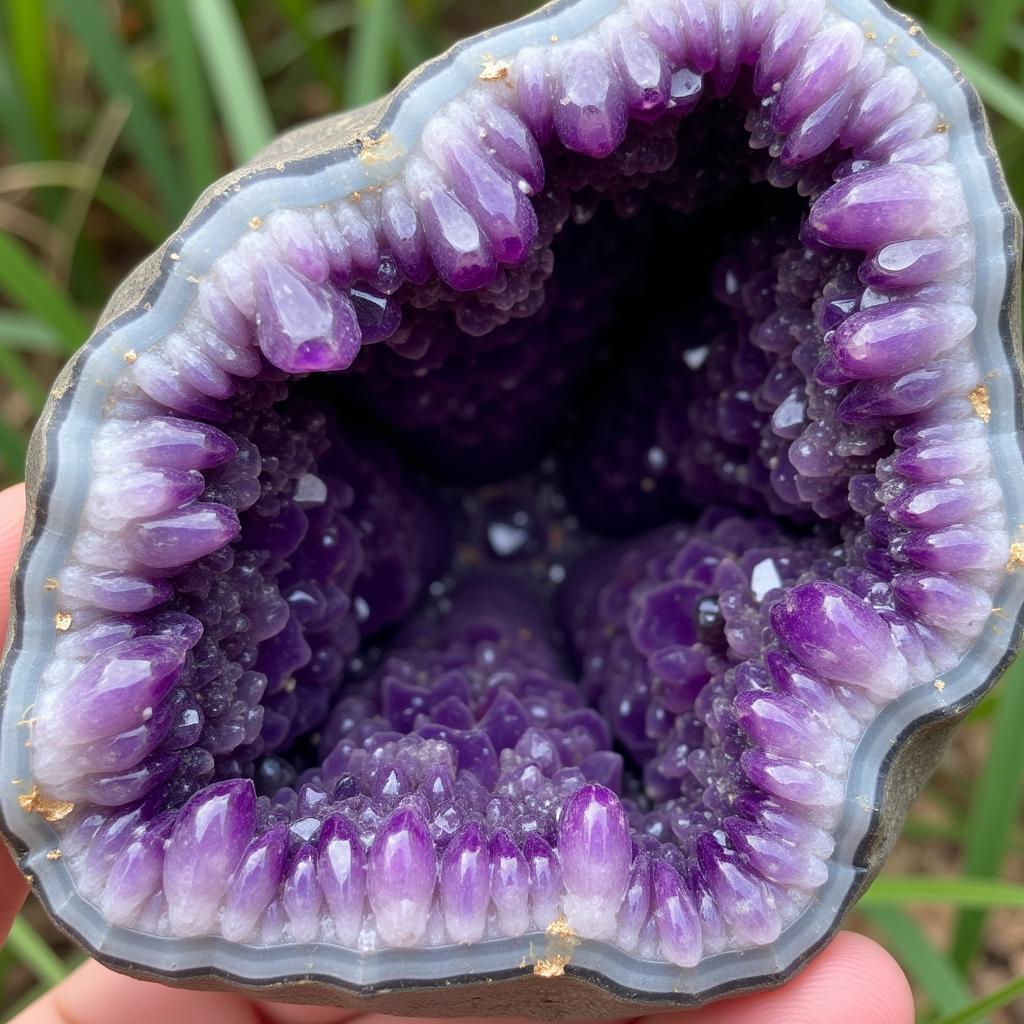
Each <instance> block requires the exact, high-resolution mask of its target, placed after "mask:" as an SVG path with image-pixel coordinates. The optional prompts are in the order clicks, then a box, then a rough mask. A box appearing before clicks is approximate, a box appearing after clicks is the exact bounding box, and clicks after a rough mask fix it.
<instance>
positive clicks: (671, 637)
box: [0, 0, 1024, 1016]
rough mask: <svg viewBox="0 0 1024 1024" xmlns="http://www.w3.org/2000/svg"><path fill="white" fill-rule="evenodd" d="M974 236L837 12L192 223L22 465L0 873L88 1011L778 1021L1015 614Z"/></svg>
mask: <svg viewBox="0 0 1024 1024" xmlns="http://www.w3.org/2000/svg"><path fill="white" fill-rule="evenodd" d="M1017 247H1018V220H1017V218H1016V213H1015V211H1014V209H1013V207H1012V204H1011V203H1010V202H1009V200H1008V198H1007V194H1006V191H1005V187H1004V185H1003V183H1002V181H1001V179H1000V176H999V172H998V168H997V166H996V163H995V160H994V157H993V156H992V152H991V147H990V141H989V138H988V136H987V133H986V128H985V123H984V118H983V114H982V112H981V109H980V106H979V104H978V101H977V98H976V96H975V95H974V93H973V91H972V90H971V89H970V87H969V86H968V85H966V83H964V82H963V80H962V79H961V77H960V76H959V74H958V73H957V72H956V70H955V69H954V68H952V66H951V65H950V64H949V63H948V61H947V60H946V59H945V58H944V57H943V56H942V55H941V54H939V53H937V52H936V51H935V50H933V49H932V48H931V47H930V46H929V44H928V43H927V42H926V41H925V40H924V38H923V37H922V36H921V34H920V32H919V30H918V29H917V28H916V27H915V26H912V25H910V24H909V23H907V22H904V21H903V20H901V19H900V18H899V17H898V16H896V15H894V14H893V13H892V12H890V11H889V10H888V9H887V8H884V7H881V6H879V5H875V4H873V3H869V2H867V0H833V2H832V3H825V2H823V0H629V2H622V3H615V2H612V0H576V2H561V3H554V4H551V5H549V6H548V7H546V8H544V9H543V10H542V11H540V12H538V13H537V14H535V15H533V16H531V17H529V18H526V19H524V20H522V21H520V22H517V23H515V24H513V25H510V26H508V27H507V28H503V29H499V30H497V31H495V32H492V33H488V34H486V35H484V36H482V37H480V38H478V39H474V40H470V41H468V42H466V43H463V44H461V45H459V46H458V47H456V48H455V49H454V50H453V51H452V52H451V53H449V54H448V55H447V56H445V57H442V58H440V59H439V60H438V61H436V62H433V63H431V64H429V65H427V67H426V68H424V69H423V70H422V71H420V72H418V73H417V74H415V75H413V76H412V77H411V78H410V79H409V80H408V81H407V82H406V83H405V84H404V85H403V86H402V87H400V88H399V90H397V92H396V93H394V94H393V96H391V97H389V98H387V99H385V100H383V101H381V103H379V104H378V105H376V106H374V107H372V108H370V109H367V110H364V111H360V112H357V113H355V114H351V115H343V116H341V117H339V118H336V119H334V120H328V121H325V122H322V123H320V124H318V125H314V126H311V127H309V128H304V129H300V130H299V131H297V132H295V133H293V134H291V135H289V136H286V137H284V138H283V139H282V140H281V141H280V142H278V143H276V144H275V145H274V146H273V147H272V148H271V150H270V151H269V152H268V153H267V154H265V155H264V156H263V157H261V158H259V159H258V160H256V161H255V162H254V163H253V164H252V165H250V166H249V167H246V168H243V169H242V170H240V171H238V172H236V173H235V174H233V175H231V176H230V177H228V178H227V179H225V180H224V181H222V182H219V183H218V184H216V185H215V186H213V188H212V189H210V191H209V192H208V193H207V194H206V195H205V196H203V198H202V199H201V200H200V202H199V204H198V205H197V206H196V208H195V210H194V211H193V213H192V214H191V215H190V217H189V220H188V221H187V222H186V224H185V226H184V227H183V228H182V230H181V232H180V233H179V234H178V235H176V236H175V237H174V238H172V239H171V240H170V241H169V242H168V243H167V245H166V246H165V247H164V249H162V250H161V251H160V252H159V253H158V254H156V256H154V257H153V259H152V260H150V261H148V262H147V263H146V264H145V265H143V266H142V267H140V268H139V270H138V271H137V272H136V273H135V274H134V275H133V276H132V277H131V278H129V280H128V281H127V282H126V283H125V285H124V286H123V287H122V288H121V289H120V290H119V292H118V293H117V295H116V296H115V297H114V299H113V301H112V304H111V307H110V308H109V309H108V311H107V312H106V314H105V315H104V317H103V321H102V326H101V328H100V329H99V331H98V332H97V334H96V335H95V336H94V338H93V339H92V340H91V341H90V342H89V344H88V345H87V346H86V347H85V348H84V349H83V351H82V353H80V354H79V356H78V357H77V358H76V359H75V360H74V361H73V362H72V363H71V364H70V366H69V367H68V369H67V370H66V371H65V373H64V374H63V375H62V377H61V379H60V381H59V382H58V384H57V386H56V388H55V389H54V393H53V396H52V398H51V400H50V403H49V405H48V407H47V410H46V413H45V414H44V417H43V420H42V422H41V424H40V426H39V429H38V430H37V432H36V437H35V441H34V446H33V450H32V457H31V461H30V465H29V474H28V475H29V494H30V500H29V520H28V526H27V534H26V537H27V539H26V544H25V548H24V551H23V553H22V559H21V562H20V564H19V569H18V573H17V578H16V581H15V589H14V594H15V607H16V616H15V619H14V624H13V628H12V631H11V636H10V640H9V646H8V650H7V656H6V661H5V665H4V681H5V686H6V691H5V705H4V709H3V716H4V717H3V736H4V746H3V748H2V762H3V770H4V776H5V778H6V779H7V780H9V782H8V784H7V785H6V786H5V788H4V790H3V791H2V796H0V808H2V812H3V820H4V823H5V826H6V830H7V836H8V839H9V840H10V842H11V844H12V846H13V847H14V849H15V851H16V852H17V853H18V855H19V858H20V862H21V864H22V866H23V868H24V870H25V871H26V873H27V874H29V875H30V876H31V877H32V879H33V880H34V882H35V884H36V886H37V889H38V891H39V893H40V895H41V896H42V898H43V900H44V901H45V903H46V904H47V906H48V907H49V908H50V910H51V912H52V913H53V914H54V916H55V917H56V918H57V920H58V921H59V923H60V924H61V925H62V926H63V927H64V928H65V929H67V930H68V931H69V932H70V933H72V934H73V935H74V936H75V937H76V938H78V939H79V940H80V941H81V942H82V943H83V944H84V945H85V946H87V947H88V948H89V949H90V950H91V951H92V952H94V953H95V954H96V955H97V956H99V957H100V958H101V959H103V960H104V961H106V962H107V963H110V964H113V965H114V966H117V967H119V968H120V969H123V970H127V971H129V972H131V973H135V974H139V975H143V976H152V977H158V978H162V979H164V980H169V981H178V982H182V983H185V984H190V985H195V986H226V985H228V986H234V987H242V988H247V989H250V990H255V991H265V992H272V993H273V994H274V995H275V996H277V997H278V998H287V999H294V1000H306V1001H336V1002H340V1003H349V1004H355V1003H357V1002H359V1001H364V1002H365V1000H367V999H373V1000H375V1001H376V1005H378V1006H379V1007H381V1008H383V1009H390V1010H396V1011H399V1012H404V1013H429V1014H432V1015H440V1014H456V1015H464V1014H467V1013H491V1014H501V1013H513V1012H514V1013H517V1014H519V1015H522V1014H534V1015H544V1016H552V1015H562V1016H585V1015H607V1014H611V1013H617V1014H621V1013H624V1012H625V1013H632V1012H636V1011H637V1010H638V1008H641V1007H659V1006H662V1007H664V1006H671V1005H683V1004H690V1003H694V1002H699V1001H702V1000H705V999H708V998H711V997H713V996H718V995H722V994H727V993H730V992H736V991H742V990H744V989H749V988H755V987H760V986H764V985H768V984H773V983H776V982H778V981H780V980H783V979H785V978H786V977H788V976H790V975H791V974H792V973H793V971H795V970H796V969H797V968H798V967H799V966H800V965H801V964H802V963H804V962H805V961H806V960H807V958H808V957H809V956H810V955H812V954H813V952H814V951H815V950H816V949H818V948H820V946H821V945H822V944H823V943H824V942H825V941H827V939H828V938H829V936H831V935H832V934H833V932H834V930H835V929H836V928H837V927H838V925H839V922H840V921H841V919H842V917H843V914H844V913H845V911H846V909H847V908H848V907H849V906H850V905H851V903H852V902H853V901H854V900H855V898H856V897H857V895H858V894H859V893H860V892H861V891H862V890H863V888H864V887H865V885H867V883H868V882H869V881H870V879H871V877H872V876H873V874H874V872H875V871H877V869H878V867H879V865H880V863H881V861H882V859H883V858H884V856H885V853H886V852H887V850H888V848H889V847H890V845H891V844H892V842H893V841H894V838H895V835H896V833H897V831H898V829H899V824H900V822H901V820H902V816H903V814H904V812H905V809H906V806H907V803H908V801H909V800H910V799H911V798H912V796H913V794H914V793H915V792H916V791H917V789H918V787H919V786H920V784H921V782H922V781H923V779H924V778H925V777H926V776H927V774H928V772H929V771H930V769H931V767H932V766H933V765H934V762H935V761H936V759H937V758H938V756H939V755H940V753H941V749H942V743H943V740H944V738H945V736H946V735H947V734H948V732H949V730H950V728H951V727H952V725H953V724H954V723H955V722H956V721H957V720H958V719H959V718H960V717H962V715H963V714H964V713H965V712H966V711H967V710H968V709H969V708H970V706H971V705H972V703H973V702H975V701H976V700H977V699H979V697H980V696H981V695H982V693H984V691H985V690H986V688H987V687H988V686H989V685H990V683H991V681H992V680H993V679H994V678H996V676H997V675H998V673H999V671H1000V670H1001V668H1002V667H1003V666H1004V665H1005V664H1006V662H1007V660H1008V658H1009V657H1010V655H1011V652H1012V650H1013V649H1014V648H1015V645H1016V642H1017V638H1018V632H1019V630H1018V622H1017V620H1018V613H1019V611H1020V608H1021V605H1022V598H1024V588H1022V584H1021V580H1020V578H1019V576H1018V575H1015V574H1014V573H1013V572H1012V570H1013V568H1014V566H1015V565H1016V564H1017V563H1018V562H1021V561H1024V558H1022V555H1021V554H1020V553H1019V551H1020V549H1019V548H1018V547H1017V546H1015V545H1012V544H1011V540H1012V539H1013V535H1014V532H1015V531H1016V529H1017V526H1018V524H1019V523H1020V522H1021V521H1022V517H1024V492H1022V483H1021V481H1022V479H1024V460H1022V455H1021V448H1020V444H1019V439H1018V438H1019V424H1018V422H1017V397H1018V388H1019V385H1020V375H1019V368H1018V364H1017V349H1016V347H1015V344H1016V338H1017V334H1016V332H1017V324H1018V313H1017V305H1016V303H1017V299H1018V296H1017V286H1018V281H1017V276H1016V252H1017Z"/></svg>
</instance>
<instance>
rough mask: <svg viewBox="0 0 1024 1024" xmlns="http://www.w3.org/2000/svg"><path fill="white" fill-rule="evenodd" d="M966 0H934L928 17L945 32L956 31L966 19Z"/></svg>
mask: <svg viewBox="0 0 1024 1024" xmlns="http://www.w3.org/2000/svg"><path fill="white" fill-rule="evenodd" d="M966 6H967V5H966V3H965V0H933V2H932V3H931V5H930V6H929V8H928V19H929V21H931V23H932V24H933V25H934V26H935V27H936V28H938V29H941V30H942V31H943V32H955V31H956V30H957V29H958V28H959V27H960V26H961V25H962V24H963V21H964V8H965V7H966Z"/></svg>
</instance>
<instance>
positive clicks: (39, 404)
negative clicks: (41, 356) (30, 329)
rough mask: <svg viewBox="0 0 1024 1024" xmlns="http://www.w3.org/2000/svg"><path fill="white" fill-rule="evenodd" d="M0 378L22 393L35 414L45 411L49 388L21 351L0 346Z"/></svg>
mask: <svg viewBox="0 0 1024 1024" xmlns="http://www.w3.org/2000/svg"><path fill="white" fill-rule="evenodd" d="M0 380H3V382H4V383H5V384H7V385H8V387H10V388H13V389H14V390H15V391H16V392H17V393H18V394H19V395H21V396H22V397H23V398H24V399H25V401H26V402H27V403H28V407H29V408H30V409H31V410H32V412H33V413H34V414H35V415H37V416H38V415H39V413H41V412H42V411H43V406H44V405H45V404H46V390H47V389H46V388H44V387H43V385H42V384H40V383H39V381H38V380H37V379H36V376H35V374H34V373H33V372H32V370H31V369H29V367H27V366H26V365H25V360H24V359H23V358H22V357H21V354H20V353H19V352H15V351H13V350H12V349H9V348H0Z"/></svg>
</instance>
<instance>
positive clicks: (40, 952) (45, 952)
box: [7, 915, 68, 985]
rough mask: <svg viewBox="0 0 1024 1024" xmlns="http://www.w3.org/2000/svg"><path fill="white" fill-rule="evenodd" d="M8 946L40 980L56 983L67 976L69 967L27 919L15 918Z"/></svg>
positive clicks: (8, 937) (51, 983)
mask: <svg viewBox="0 0 1024 1024" xmlns="http://www.w3.org/2000/svg"><path fill="white" fill-rule="evenodd" d="M7 947H8V948H9V949H10V950H11V951H12V952H13V953H14V955H15V956H16V957H17V958H18V959H19V960H20V961H21V962H22V963H23V964H24V965H25V966H26V967H27V968H28V969H29V970H30V971H31V972H32V973H33V974H34V975H35V976H36V977H37V978H38V979H39V980H40V981H44V982H47V983H48V984H50V985H56V984H58V983H59V982H61V981H63V980H64V978H65V977H67V974H68V969H67V967H66V966H65V964H64V961H63V960H61V958H60V957H59V956H57V954H56V953H54V951H53V950H52V949H50V947H49V945H48V944H47V942H46V940H45V939H43V938H42V936H41V935H40V934H39V933H38V932H37V931H36V930H35V929H34V928H33V927H32V926H31V925H30V924H29V923H28V921H26V920H25V918H24V916H20V915H19V916H18V917H16V918H15V919H14V924H13V925H12V926H11V933H10V935H8V936H7Z"/></svg>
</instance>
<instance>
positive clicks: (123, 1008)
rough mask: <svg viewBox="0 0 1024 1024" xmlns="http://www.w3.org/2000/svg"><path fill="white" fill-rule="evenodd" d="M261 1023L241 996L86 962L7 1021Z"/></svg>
mask: <svg viewBox="0 0 1024 1024" xmlns="http://www.w3.org/2000/svg"><path fill="white" fill-rule="evenodd" d="M139 1021H149V1022H151V1024H171V1022H176V1021H187V1022H188V1024H264V1020H263V1019H262V1018H261V1017H260V1014H259V1013H258V1011H257V1010H256V1008H255V1007H254V1006H253V1005H252V1003H251V1002H250V1001H249V1000H248V999H246V998H245V997H244V996H238V995H231V994H229V993H226V992H195V991H192V990H190V989H180V988H169V987H168V986H166V985H160V984H158V983H157V982H152V981H136V980H135V979H134V978H127V977H125V976H124V975H123V974H115V973H114V972H113V971H110V970H108V969H107V968H106V967H102V966H100V964H98V963H95V962H93V961H90V962H89V963H87V964H84V965H83V966H81V967H79V968H78V970H77V971H75V972H74V973H73V974H71V975H70V976H69V977H68V978H66V979H65V980H64V981H62V982H61V983H60V984H59V985H58V986H56V988H52V989H50V991H49V992H47V993H46V995H44V996H43V997H42V998H41V999H37V1000H36V1002H34V1003H33V1004H32V1005H31V1006H30V1007H29V1008H28V1009H27V1010H25V1011H24V1012H23V1013H21V1014H19V1015H18V1016H17V1017H15V1019H14V1022H13V1024H139Z"/></svg>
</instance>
